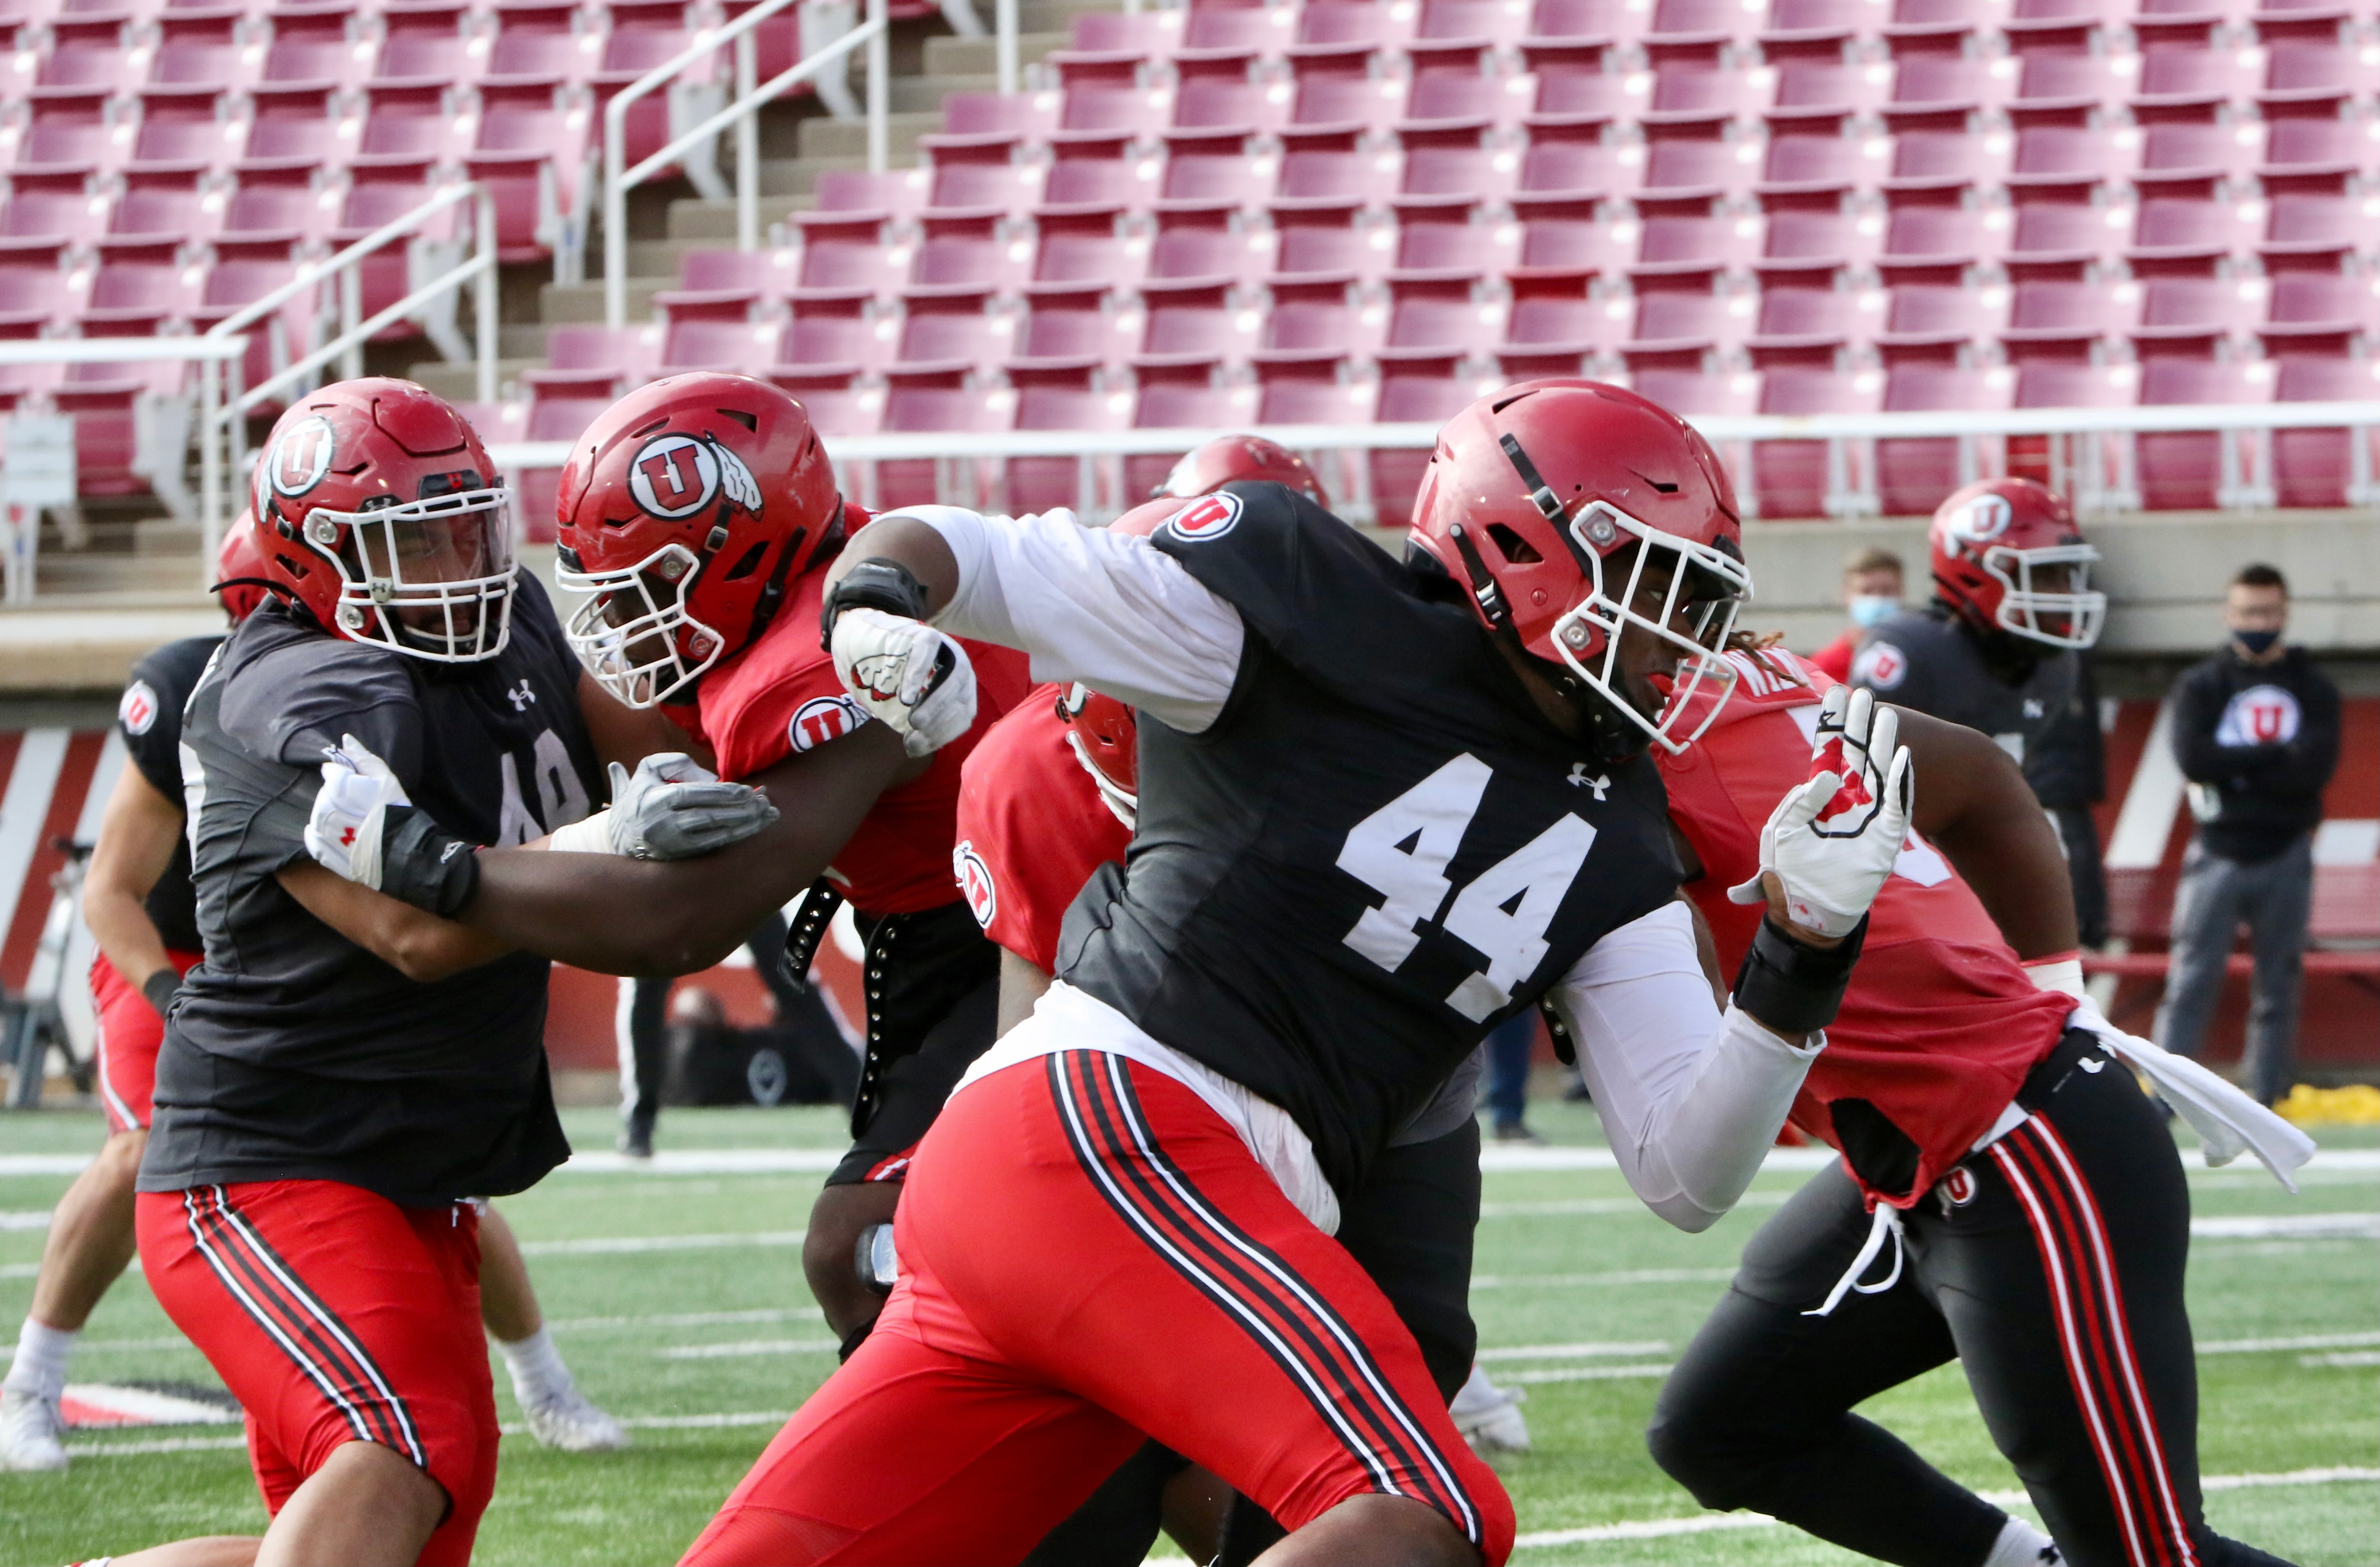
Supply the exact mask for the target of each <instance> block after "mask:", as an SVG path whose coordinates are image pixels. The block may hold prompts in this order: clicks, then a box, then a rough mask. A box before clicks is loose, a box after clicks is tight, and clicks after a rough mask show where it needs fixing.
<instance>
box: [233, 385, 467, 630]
mask: <svg viewBox="0 0 2380 1567" xmlns="http://www.w3.org/2000/svg"><path fill="white" fill-rule="evenodd" d="M254 512H255V516H256V524H257V528H258V530H259V533H260V542H261V544H262V545H263V553H264V560H265V569H264V572H263V576H264V577H265V579H266V580H267V581H268V582H270V583H272V584H273V586H274V587H276V588H277V589H280V590H281V591H283V592H285V594H287V596H288V597H289V598H290V599H292V600H293V601H296V602H297V603H300V604H303V605H304V606H305V607H306V609H307V610H308V612H309V613H311V614H312V615H313V617H314V618H315V619H316V620H317V621H319V622H320V623H321V624H322V626H325V627H327V628H328V629H329V630H331V631H332V632H333V633H334V634H336V635H338V636H341V637H345V638H348V639H350V640H352V641H357V642H372V643H377V644H378V645H380V646H382V647H384V648H389V649H393V650H395V651H397V652H400V653H403V654H405V655H406V656H407V657H408V658H417V659H428V660H431V661H432V662H438V663H475V662H479V661H480V660H481V659H491V658H493V657H495V656H496V655H497V654H498V653H500V652H502V651H504V644H505V643H506V642H507V641H508V640H510V638H511V637H512V600H513V572H514V567H513V541H512V502H511V497H510V492H508V491H506V490H505V489H504V483H503V480H501V479H499V478H498V477H497V474H496V470H495V465H494V464H492V463H491V462H490V461H489V460H488V453H487V448H485V447H484V446H482V445H480V437H479V435H478V434H477V433H476V432H474V431H473V430H472V429H471V426H470V424H469V423H468V421H467V420H466V419H464V418H463V416H462V415H461V414H460V413H457V412H456V411H455V406H454V405H453V404H451V403H449V402H447V401H446V399H445V398H443V397H441V396H439V395H437V394H436V393H434V392H431V391H430V390H429V389H428V388H426V387H422V386H417V385H415V384H414V383H412V382H410V381H395V380H390V379H387V378H385V377H381V376H368V377H365V378H363V379H361V380H358V381H342V382H338V383H334V384H332V385H329V386H325V387H323V388H322V390H321V391H320V392H316V393H313V394H311V395H308V396H304V397H300V398H298V399H297V401H295V402H293V403H292V404H290V406H289V408H288V411H287V412H285V413H284V414H283V415H282V416H281V418H280V419H278V420H277V421H276V422H275V423H274V424H273V433H272V435H271V436H269V437H268V438H267V439H266V441H265V443H264V451H263V453H262V455H261V456H259V457H258V459H257V463H256V481H255V504H254Z"/></svg>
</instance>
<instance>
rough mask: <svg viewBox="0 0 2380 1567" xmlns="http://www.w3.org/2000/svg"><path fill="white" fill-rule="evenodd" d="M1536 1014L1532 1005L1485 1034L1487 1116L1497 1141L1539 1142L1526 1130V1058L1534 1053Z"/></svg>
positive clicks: (1535, 1136)
mask: <svg viewBox="0 0 2380 1567" xmlns="http://www.w3.org/2000/svg"><path fill="white" fill-rule="evenodd" d="M1536 1048H1537V1014H1536V1008H1534V1007H1532V1008H1530V1009H1529V1010H1528V1011H1525V1012H1524V1013H1522V1014H1520V1015H1519V1016H1518V1017H1509V1018H1506V1019H1505V1020H1504V1021H1503V1022H1502V1023H1500V1024H1499V1025H1497V1026H1496V1027H1495V1029H1494V1030H1493V1031H1492V1032H1490V1033H1489V1034H1488V1119H1489V1120H1490V1121H1492V1122H1493V1123H1494V1124H1495V1130H1496V1140H1497V1141H1498V1142H1500V1143H1542V1142H1544V1141H1545V1139H1544V1138H1543V1137H1540V1136H1537V1135H1536V1133H1535V1132H1532V1131H1531V1130H1529V1123H1528V1119H1527V1116H1528V1109H1529V1058H1530V1057H1531V1056H1532V1055H1534V1054H1536Z"/></svg>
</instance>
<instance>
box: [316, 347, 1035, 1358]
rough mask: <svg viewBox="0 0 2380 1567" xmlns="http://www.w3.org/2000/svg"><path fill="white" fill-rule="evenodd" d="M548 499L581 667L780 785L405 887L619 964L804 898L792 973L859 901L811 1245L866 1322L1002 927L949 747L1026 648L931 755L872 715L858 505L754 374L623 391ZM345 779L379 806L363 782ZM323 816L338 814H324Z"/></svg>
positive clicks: (559, 950) (749, 922) (990, 1002)
mask: <svg viewBox="0 0 2380 1567" xmlns="http://www.w3.org/2000/svg"><path fill="white" fill-rule="evenodd" d="M558 508H559V514H560V517H561V522H562V528H561V563H562V573H561V578H560V580H561V582H562V584H563V585H564V586H565V588H568V589H573V590H575V591H577V592H581V593H584V594H586V595H587V597H586V598H584V599H583V600H581V601H579V603H578V604H577V606H576V607H575V608H574V609H573V610H572V611H571V613H570V616H569V619H568V622H567V625H566V627H565V630H566V634H567V636H568V638H569V639H570V643H571V645H572V646H573V647H574V648H575V649H576V650H577V653H578V656H579V658H580V660H581V661H582V662H584V663H585V665H586V667H587V668H588V670H589V672H590V677H591V678H593V679H594V680H596V681H598V682H599V683H600V684H601V686H603V687H604V688H605V689H606V690H608V691H609V692H611V693H612V694H613V696H614V697H616V698H618V699H619V701H620V702H622V703H624V704H625V705H626V706H627V707H628V708H630V709H633V710H638V711H649V710H652V709H655V708H657V707H660V706H662V704H670V705H671V709H672V711H674V712H675V713H677V714H678V715H679V718H680V720H681V721H682V723H683V726H684V727H686V729H687V730H688V731H690V732H691V733H693V734H695V735H697V736H698V739H699V741H700V742H701V743H702V744H703V745H704V746H706V747H709V749H710V752H711V754H712V755H713V757H714V758H715V762H716V765H717V767H718V769H719V771H720V772H721V773H722V775H723V776H725V777H727V778H730V779H735V780H740V781H742V782H744V783H747V784H754V785H758V786H759V787H761V788H763V789H765V790H766V792H767V793H768V795H769V796H770V797H771V799H773V800H775V801H776V802H778V803H779V804H780V805H781V806H783V807H784V808H785V809H784V811H783V816H782V817H781V818H780V819H779V820H777V821H776V822H775V823H774V824H773V825H772V826H771V828H769V829H768V830H767V831H765V832H761V833H759V835H757V836H755V837H754V838H752V839H751V840H750V841H748V842H747V843H744V844H739V845H737V846H735V848H733V849H730V850H728V851H727V852H725V853H723V854H722V855H720V856H716V857H715V858H712V859H709V860H706V862H705V863H704V864H702V865H700V866H694V865H674V866H673V865H651V864H636V863H631V862H629V861H627V860H624V859H616V858H613V859H605V860H603V861H601V863H600V864H599V863H598V862H597V861H596V860H595V859H594V858H593V857H591V856H570V857H568V858H556V857H555V856H551V855H534V854H530V855H514V854H505V853H502V852H497V853H490V854H483V855H479V856H470V862H469V863H468V865H467V866H466V867H465V868H464V870H463V874H464V875H465V876H468V879H469V880H468V885H460V884H458V885H456V886H454V887H452V888H449V887H448V886H447V883H446V882H445V881H439V880H437V879H435V878H432V879H430V880H431V881H432V882H434V883H435V886H436V888H438V889H440V890H439V891H434V892H430V893H427V894H418V895H423V898H424V902H425V903H426V904H428V905H430V906H435V907H441V908H451V909H453V910H454V911H455V914H456V917H458V918H460V919H461V920H462V921H463V922H464V923H465V924H466V925H468V926H469V927H470V928H472V929H476V930H480V931H482V932H485V933H488V934H489V935H491V936H493V937H495V938H496V939H498V940H501V941H503V942H504V944H506V945H508V946H517V947H522V948H525V949H527V950H528V951H531V952H536V953H541V954H545V955H547V956H549V957H553V958H556V959H559V960H561V961H563V962H565V963H571V964H576V965H577V966H580V967H582V968H591V969H594V970H597V971H598V972H602V973H612V974H626V975H658V974H681V973H686V972H687V971H689V970H692V969H696V968H701V967H706V966H709V965H710V964H711V963H714V962H717V961H718V960H719V959H720V958H722V957H723V956H724V955H725V954H727V952H729V951H730V950H732V949H733V948H734V947H735V946H737V945H739V944H741V943H742V942H743V941H744V940H745V938H746V937H747V934H748V933H749V932H750V930H751V929H752V928H753V927H754V926H755V925H757V924H758V923H759V921H760V920H761V919H762V918H763V917H767V916H768V915H770V914H772V913H774V912H775V911H776V910H777V909H778V908H779V907H780V906H782V905H785V904H787V903H790V902H792V901H794V900H795V899H796V898H799V899H801V901H802V906H801V910H800V913H799V915H798V916H797V917H796V918H795V927H794V935H793V938H792V940H791V941H790V942H789V943H788V956H787V962H786V970H785V971H786V973H787V974H789V975H802V974H807V972H808V969H809V958H810V954H811V952H812V951H813V950H814V948H815V945H816V943H817V941H818V940H819V938H820V935H821V934H822V933H823V932H824V930H825V929H826V925H827V921H828V919H829V918H830V917H832V915H833V914H834V912H835V910H836V908H837V907H838V906H839V905H843V904H844V903H848V904H849V905H851V907H852V909H853V912H854V914H855V916H856V917H857V919H858V921H859V929H860V932H861V936H862V939H863V940H864V941H865V942H866V944H867V957H866V960H865V970H866V973H867V998H868V1041H867V1046H868V1049H867V1059H866V1062H865V1063H864V1065H863V1067H862V1070H861V1073H860V1079H859V1087H858V1093H857V1096H856V1102H855V1104H854V1106H853V1110H852V1123H851V1124H852V1136H853V1145H852V1148H851V1149H850V1151H849V1152H848V1153H847V1154H846V1155H845V1156H844V1160H843V1162H842V1163H841V1165H840V1166H838V1167H837V1168H836V1170H835V1171H834V1172H832V1174H831V1175H830V1176H829V1177H828V1181H827V1186H826V1189H825V1190H824V1191H822V1192H821V1193H820V1195H819V1198H818V1202H817V1204H816V1206H815V1207H814V1208H813V1209H811V1213H810V1221H809V1227H808V1234H807V1240H806V1241H805V1243H804V1245H803V1249H802V1263H803V1270H804V1272H805V1273H806V1274H807V1277H808V1280H809V1283H810V1289H811V1293H812V1294H813V1295H814V1296H815V1297H816V1298H817V1300H818V1303H819V1306H820V1308H821V1309H822V1310H823V1311H824V1312H825V1314H826V1318H827V1322H828V1324H829V1326H831V1327H832V1329H833V1330H834V1331H835V1332H836V1334H837V1335H838V1336H840V1337H842V1338H843V1339H844V1341H845V1342H846V1345H850V1344H856V1342H858V1341H859V1340H860V1339H861V1338H862V1337H864V1336H865V1335H866V1333H867V1330H868V1324H869V1323H870V1322H872V1321H874V1320H875V1317H876V1313H877V1311H878V1309H879V1308H880V1306H882V1304H883V1298H882V1296H880V1294H877V1293H876V1292H875V1291H874V1290H873V1289H872V1288H870V1287H869V1285H868V1282H867V1280H866V1278H865V1277H864V1276H863V1275H862V1274H861V1272H860V1270H859V1269H858V1267H857V1266H856V1256H857V1249H858V1242H859V1239H860V1236H861V1235H862V1234H863V1233H866V1232H867V1231H868V1228H869V1227H870V1226H872V1225H875V1224H880V1223H882V1222H884V1221H889V1220H890V1219H891V1218H892V1210H893V1207H894V1204H895V1203H896V1202H897V1201H898V1199H899V1197H900V1194H901V1183H902V1180H903V1178H904V1175H905V1172H906V1170H907V1167H908V1158H909V1150H910V1148H912V1147H913V1146H914V1145H915V1144H916V1143H917V1139H918V1137H919V1136H922V1135H923V1134H924V1132H925V1129H926V1127H927V1125H928V1124H929V1123H930V1122H931V1121H932V1120H933V1117H934V1114H935V1112H936V1111H938V1110H939V1109H940V1108H941V1102H942V1099H944V1097H945V1096H947V1095H948V1093H949V1092H950V1088H951V1085H952V1084H953V1083H954V1082H955V1081H957V1079H958V1075H959V1074H960V1072H962V1071H963V1070H964V1069H965V1066H966V1064H967V1063H969V1062H971V1061H973V1060H974V1059H975V1057H976V1056H977V1054H978V1053H980V1052H981V1051H982V1050H983V1049H984V1047H985V1046H987V1045H988V1044H990V1042H991V1032H992V1019H993V1014H994V1012H995V1009H996V1006H997V1004H998V990H999V969H1000V964H999V951H998V949H997V948H995V947H993V946H992V944H991V943H990V941H986V940H985V939H984V936H983V932H982V930H981V929H978V928H977V925H976V922H975V919H974V917H972V916H971V915H969V914H968V913H967V910H966V905H965V902H964V901H963V900H962V899H961V898H960V896H959V894H958V890H957V889H956V888H955V887H953V885H952V883H951V860H950V856H951V844H952V825H951V822H952V814H953V810H954V808H955V807H956V802H957V797H958V786H959V768H960V765H961V763H963V762H964V761H965V757H966V752H967V750H968V748H969V747H971V745H972V744H973V736H974V735H976V734H977V733H979V731H980V729H981V728H983V727H988V726H989V725H990V723H991V721H992V720H994V719H996V718H997V717H999V715H1000V714H1001V713H1002V712H1004V711H1007V709H1008V708H1009V707H1010V706H1011V705H1012V704H1013V703H1014V700H1015V699H1016V698H1018V697H1020V696H1022V695H1023V694H1024V692H1025V689H1026V685H1027V681H1026V677H1025V672H1024V661H1023V660H1021V659H1019V658H1017V657H1016V656H1015V655H1014V654H1012V653H1009V652H1006V651H1005V650H1000V649H990V648H987V649H984V650H982V655H983V656H982V657H981V659H980V660H975V661H970V664H969V669H970V671H971V672H973V673H978V674H980V678H981V693H982V701H981V703H980V705H979V707H978V708H975V709H971V710H970V714H969V719H970V723H971V724H972V727H970V724H969V723H963V724H962V725H961V731H962V733H961V734H958V735H952V736H948V737H947V738H950V739H952V740H953V741H955V743H954V744H953V745H950V746H948V747H945V748H944V750H943V751H942V752H941V753H940V754H932V755H929V754H927V753H928V747H923V746H919V747H915V750H916V753H917V754H915V755H914V756H913V755H912V754H910V753H911V747H907V746H906V745H905V738H904V736H903V735H900V734H898V733H896V732H894V731H893V730H892V728H891V727H890V726H889V725H886V724H880V723H870V722H868V711H867V709H866V708H864V707H863V706H861V704H860V703H859V702H858V701H856V699H854V698H851V697H850V696H848V695H846V694H845V693H844V689H843V686H842V682H841V680H840V679H839V678H838V677H837V675H836V674H835V671H834V666H833V663H832V661H831V660H830V659H829V658H828V656H827V653H826V651H825V650H824V649H823V648H821V647H820V645H819V635H818V616H819V601H820V592H821V591H822V589H823V587H824V579H825V575H826V571H827V568H828V566H829V565H831V564H832V562H833V561H834V560H835V559H836V557H837V554H838V553H839V552H840V551H841V550H842V548H843V545H844V539H845V537H846V536H847V534H848V533H850V532H851V531H854V530H856V528H857V527H858V526H859V525H860V524H861V523H864V522H865V521H866V520H867V518H866V514H864V513H862V512H860V511H859V510H858V508H856V506H853V505H851V504H849V503H848V502H846V501H844V499H843V498H842V497H841V496H840V495H838V494H837V493H836V490H835V482H834V470H833V468H832V467H831V466H830V465H829V463H828V460H827V455H826V449H825V447H824V446H823V445H821V444H820V442H819V438H818V434H817V432H816V431H814V430H812V429H811V428H810V422H809V416H808V415H807V414H806V413H805V412H804V411H803V410H802V406H801V405H800V404H799V403H797V402H795V400H794V399H793V398H792V397H790V396H788V395H786V394H785V393H783V391H781V390H779V389H778V388H776V387H775V386H772V385H771V384H770V383H767V382H763V381H755V380H753V379H751V378H750V377H748V376H739V375H722V374H696V375H682V376H672V377H669V378H667V379H664V380H662V381H656V382H654V383H651V384H650V385H648V386H645V387H642V388H640V389H639V390H637V391H636V392H633V393H631V394H629V395H627V396H626V397H624V398H622V399H621V400H620V401H619V402H618V403H616V404H614V405H613V407H611V408H610V409H608V410H607V411H606V412H605V413H604V414H603V416H602V418H601V419H598V420H596V421H595V423H594V425H593V426H592V427H591V428H589V430H588V431H587V432H586V433H585V434H584V435H582V436H580V437H579V439H578V443H577V450H576V451H575V453H574V454H573V456H572V457H571V460H570V462H569V463H568V464H567V465H566V466H565V468H564V469H563V476H562V484H561V491H560V499H559V502H558ZM356 784H357V785H358V788H357V792H356V793H355V794H354V796H352V797H353V798H354V799H355V800H357V801H358V802H364V806H363V808H364V810H365V811H366V812H367V813H368V812H369V811H370V809H371V808H372V807H371V806H370V803H369V798H368V796H369V781H368V780H366V779H364V778H363V777H362V776H361V775H360V774H358V775H357V778H356ZM321 808H322V813H329V812H331V811H333V810H334V801H333V800H331V799H328V798H326V799H324V800H323V801H322V802H321ZM348 820H361V818H360V817H358V818H354V819H348ZM318 829H319V830H320V831H319V832H318V836H325V837H335V836H336V833H335V832H333V831H331V828H330V819H329V816H328V815H327V814H323V815H322V820H320V821H318ZM334 859H335V856H334ZM326 863H334V862H326ZM344 869H346V872H347V873H349V874H355V873H358V868H357V867H354V866H348V867H346V868H344ZM624 909H633V910H635V911H636V917H634V918H632V919H627V918H622V917H621V911H622V910H624Z"/></svg>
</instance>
